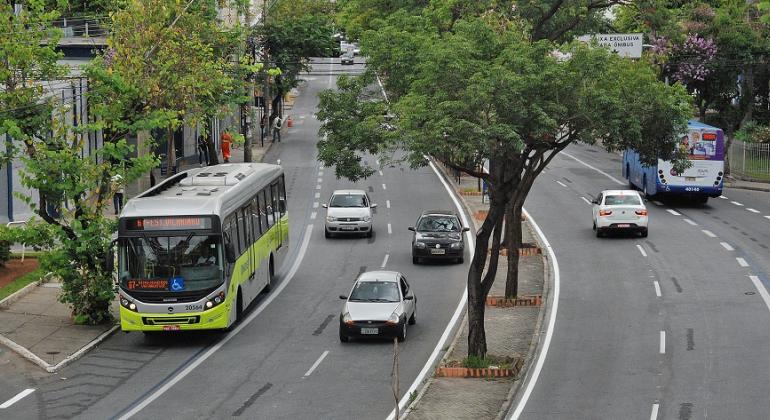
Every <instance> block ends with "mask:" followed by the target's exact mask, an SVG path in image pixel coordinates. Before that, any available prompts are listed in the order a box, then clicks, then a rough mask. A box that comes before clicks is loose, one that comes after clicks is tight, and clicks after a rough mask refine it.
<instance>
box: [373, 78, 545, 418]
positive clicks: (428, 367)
mask: <svg viewBox="0 0 770 420" xmlns="http://www.w3.org/2000/svg"><path fill="white" fill-rule="evenodd" d="M377 81H378V82H379V77H378V78H377ZM380 86H382V85H380ZM383 94H384V91H383ZM426 159H427V156H426ZM428 163H429V165H430V167H431V169H433V172H434V173H435V174H436V176H437V177H438V179H439V181H441V184H442V185H444V189H445V190H446V192H447V194H449V198H451V199H452V202H453V203H454V205H455V208H456V209H457V213H458V214H459V215H460V219H462V220H461V221H462V223H463V226H471V224H470V223H469V221H468V217H466V215H465V211H463V206H462V205H461V204H460V200H458V199H457V197H456V196H455V193H454V192H453V191H452V187H450V186H449V183H447V181H446V180H445V179H444V177H443V176H441V174H440V173H439V171H438V169H436V165H434V164H433V161H430V160H429V161H428ZM523 212H524V214H526V213H527V211H526V210H524V211H523ZM533 225H534V222H533ZM536 229H537V228H536ZM541 233H542V232H541ZM465 240H466V241H468V244H469V245H470V246H469V247H468V251H469V254H470V258H471V259H472V258H473V250H474V248H475V247H476V237H475V236H473V235H472V234H471V233H470V232H465ZM553 262H554V264H556V259H555V258H554V259H553ZM555 275H556V288H555V290H556V292H555V293H556V297H558V296H559V268H558V265H557V266H556V271H555ZM467 301H468V287H467V286H466V287H465V289H464V290H463V293H462V295H460V301H459V302H458V303H457V307H456V308H455V312H454V314H452V318H451V319H450V320H449V323H448V324H447V326H446V328H444V332H443V333H442V334H441V338H439V340H438V343H436V347H434V348H433V352H432V353H431V354H430V357H428V361H427V362H425V365H424V366H423V367H422V370H421V371H420V373H418V374H417V377H416V378H414V381H412V385H410V386H409V389H407V390H406V392H405V393H404V396H403V398H401V400H399V401H398V406H399V408H400V409H402V410H403V409H404V408H406V406H407V405H408V404H410V403H411V396H412V393H414V392H416V391H417V387H418V386H420V384H421V383H422V382H423V381H424V380H425V377H426V376H428V373H429V372H431V371H432V370H433V366H434V365H435V364H436V360H438V357H439V352H441V349H443V348H444V346H445V345H446V342H447V340H449V334H450V333H451V332H452V330H453V329H454V327H455V325H456V324H457V322H458V321H459V320H460V316H461V315H462V314H463V312H465V311H464V309H465V303H466V302H467ZM555 306H556V305H554V307H555ZM547 337H548V335H546V338H547ZM549 342H550V340H549ZM395 416H396V410H392V411H391V412H390V414H389V415H388V417H387V420H393V419H394V418H395Z"/></svg>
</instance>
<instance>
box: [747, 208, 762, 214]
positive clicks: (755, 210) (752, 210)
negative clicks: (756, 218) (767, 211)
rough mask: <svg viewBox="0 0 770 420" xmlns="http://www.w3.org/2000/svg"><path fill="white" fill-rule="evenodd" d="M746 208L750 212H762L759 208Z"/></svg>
mask: <svg viewBox="0 0 770 420" xmlns="http://www.w3.org/2000/svg"><path fill="white" fill-rule="evenodd" d="M746 210H748V211H750V212H752V213H762V212H761V211H759V210H757V209H750V208H749V209H746Z"/></svg>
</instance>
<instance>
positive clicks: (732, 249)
mask: <svg viewBox="0 0 770 420" xmlns="http://www.w3.org/2000/svg"><path fill="white" fill-rule="evenodd" d="M719 244H720V245H722V247H723V248H724V249H726V250H728V251H735V248H733V247H732V245H730V244H728V243H727V242H720V243H719Z"/></svg>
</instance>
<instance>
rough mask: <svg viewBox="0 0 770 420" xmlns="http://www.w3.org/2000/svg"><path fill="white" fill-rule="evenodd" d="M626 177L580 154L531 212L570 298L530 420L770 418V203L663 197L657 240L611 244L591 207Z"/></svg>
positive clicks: (536, 195)
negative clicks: (595, 224)
mask: <svg viewBox="0 0 770 420" xmlns="http://www.w3.org/2000/svg"><path fill="white" fill-rule="evenodd" d="M589 166H590V167H589ZM620 167H621V164H620V156H618V155H617V154H609V153H607V152H605V151H603V150H601V149H599V148H596V147H588V146H573V147H570V148H568V149H567V150H566V154H564V155H562V156H559V157H557V158H556V159H554V161H553V162H552V163H551V165H549V168H548V169H547V170H546V171H545V172H544V173H543V174H542V175H541V176H540V177H539V179H538V181H537V182H536V185H535V187H534V188H533V190H532V193H531V194H530V196H529V198H528V200H527V202H526V204H525V207H526V208H527V209H528V210H529V212H530V213H531V214H532V215H533V216H534V218H535V219H536V220H537V222H538V223H539V225H540V226H541V227H542V229H543V231H544V233H545V234H546V236H547V237H548V238H549V240H550V241H551V244H552V246H553V249H554V252H555V254H556V257H557V259H558V262H559V266H560V268H561V276H560V277H561V278H560V286H561V298H560V300H559V307H558V312H557V314H556V324H555V330H554V332H553V339H552V342H551V344H550V349H549V351H548V353H547V356H546V359H545V363H544V365H543V369H542V371H541V373H540V375H539V377H538V378H537V382H535V386H534V389H533V392H532V394H531V396H530V397H529V399H528V401H527V403H526V405H525V406H524V410H523V412H522V415H521V418H522V419H557V418H558V419H657V418H660V419H691V418H693V419H694V418H716V419H754V418H767V413H768V412H770V399H768V398H767V396H768V395H770V375H768V374H767V373H768V370H767V367H768V366H770V352H768V351H767V349H770V329H768V328H767V327H766V325H767V322H768V320H770V310H769V309H770V296H768V295H767V289H770V282H768V278H769V277H770V259H769V258H768V255H769V254H770V252H768V245H770V194H768V193H764V192H756V191H745V190H736V189H726V190H725V191H724V197H723V198H717V199H711V200H709V203H708V204H706V205H693V204H688V203H686V202H676V201H674V202H672V201H659V200H655V199H653V200H651V201H649V202H648V204H647V207H648V210H649V211H650V235H649V237H648V238H645V239H642V238H636V237H611V238H601V239H599V238H596V237H595V235H594V234H593V231H592V229H591V206H590V205H589V204H588V202H587V201H586V200H585V199H587V200H588V201H590V200H591V198H592V196H594V195H596V194H597V193H598V192H599V191H600V190H602V189H608V188H625V185H626V182H625V180H624V179H622V177H621V173H620V172H621V171H620ZM599 171H602V172H604V174H602V173H600V172H599ZM611 177H612V178H614V179H611ZM763 294H764V295H765V296H764V297H763Z"/></svg>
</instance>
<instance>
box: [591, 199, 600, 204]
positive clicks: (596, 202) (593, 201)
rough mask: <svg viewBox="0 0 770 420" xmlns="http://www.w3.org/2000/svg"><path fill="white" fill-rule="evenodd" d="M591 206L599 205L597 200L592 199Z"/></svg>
mask: <svg viewBox="0 0 770 420" xmlns="http://www.w3.org/2000/svg"><path fill="white" fill-rule="evenodd" d="M591 204H599V200H597V199H595V198H594V199H593V200H591Z"/></svg>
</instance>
